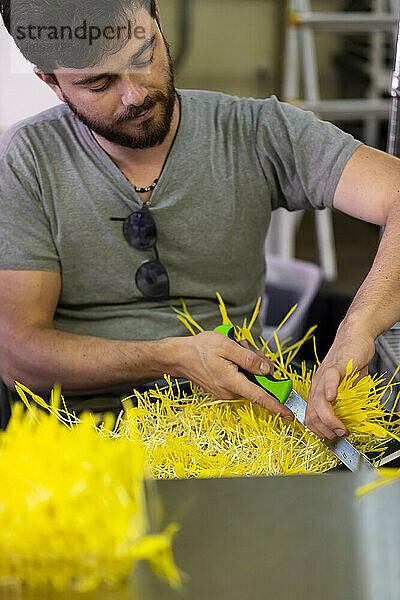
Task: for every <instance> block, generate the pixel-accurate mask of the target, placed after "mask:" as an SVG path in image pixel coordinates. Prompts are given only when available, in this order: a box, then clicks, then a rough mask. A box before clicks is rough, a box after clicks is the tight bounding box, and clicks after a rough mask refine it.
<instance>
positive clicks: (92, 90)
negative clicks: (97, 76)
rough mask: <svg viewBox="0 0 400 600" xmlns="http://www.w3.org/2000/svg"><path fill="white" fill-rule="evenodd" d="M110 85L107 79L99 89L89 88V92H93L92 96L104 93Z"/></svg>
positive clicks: (109, 80)
mask: <svg viewBox="0 0 400 600" xmlns="http://www.w3.org/2000/svg"><path fill="white" fill-rule="evenodd" d="M110 83H111V79H108V81H106V82H105V84H104V85H102V86H101V87H98V88H90V91H91V92H93V93H94V94H96V93H97V92H104V91H105V90H106V89H107V88H108V86H109V85H110Z"/></svg>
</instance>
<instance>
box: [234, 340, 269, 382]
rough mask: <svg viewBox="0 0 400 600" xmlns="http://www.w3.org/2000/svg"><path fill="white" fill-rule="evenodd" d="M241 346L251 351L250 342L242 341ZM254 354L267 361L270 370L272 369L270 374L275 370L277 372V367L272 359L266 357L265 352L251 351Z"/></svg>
mask: <svg viewBox="0 0 400 600" xmlns="http://www.w3.org/2000/svg"><path fill="white" fill-rule="evenodd" d="M239 344H240V345H241V346H243V348H246V350H250V346H249V342H248V341H247V340H240V341H239ZM251 351H252V352H253V353H254V354H256V355H257V356H259V357H260V358H262V360H263V361H265V360H266V361H267V363H268V364H269V368H270V371H269V372H270V374H273V372H274V370H275V365H274V363H273V362H272V360H271V359H270V358H268V356H265V354H264V352H263V351H262V350H251Z"/></svg>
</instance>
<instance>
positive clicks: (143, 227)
mask: <svg viewBox="0 0 400 600" xmlns="http://www.w3.org/2000/svg"><path fill="white" fill-rule="evenodd" d="M111 221H123V223H124V225H123V234H124V237H125V239H126V241H127V242H128V244H129V245H130V246H132V247H133V248H136V250H151V249H152V250H154V252H155V255H156V257H155V260H146V261H145V262H143V263H142V264H141V265H140V267H139V268H138V270H137V271H136V275H135V281H136V285H137V287H138V289H139V290H140V291H141V292H142V294H143V295H144V296H147V297H149V298H167V297H168V296H169V277H168V273H167V271H166V270H165V268H164V267H163V265H162V264H161V263H160V260H159V256H158V252H157V246H156V244H157V228H156V224H155V222H154V219H153V217H152V215H151V214H150V212H149V210H148V209H147V208H143V209H142V210H137V211H135V212H133V213H132V214H130V215H129V216H128V217H126V219H118V218H114V217H113V218H111Z"/></svg>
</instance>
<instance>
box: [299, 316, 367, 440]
mask: <svg viewBox="0 0 400 600" xmlns="http://www.w3.org/2000/svg"><path fill="white" fill-rule="evenodd" d="M374 353H375V343H374V337H373V336H372V335H370V334H369V333H367V332H366V331H365V330H364V331H363V330H362V329H360V328H358V327H351V326H349V325H346V323H345V322H343V323H342V324H341V326H340V327H339V330H338V333H337V335H336V338H335V341H334V343H333V345H332V347H331V349H330V350H329V352H328V354H327V355H326V357H325V359H324V360H323V362H322V363H321V365H320V367H319V369H318V370H317V372H316V373H315V375H314V377H313V380H312V383H311V388H310V393H309V396H308V402H307V411H306V420H305V425H306V427H308V428H309V429H310V430H311V431H313V432H314V433H315V434H316V435H317V436H318V437H319V438H322V439H329V440H333V439H335V438H337V437H345V436H346V435H348V433H349V432H348V430H347V428H346V426H345V425H344V424H343V423H342V422H341V421H340V420H339V419H338V418H337V417H336V416H335V413H334V410H333V407H332V403H333V402H335V400H336V396H337V390H338V387H339V384H340V382H341V381H342V379H343V378H344V377H345V375H346V368H347V365H348V363H349V361H350V360H352V361H353V367H354V369H357V370H358V371H359V372H360V376H365V375H367V374H368V364H369V363H370V361H371V360H372V358H373V356H374Z"/></svg>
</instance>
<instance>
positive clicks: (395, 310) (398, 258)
mask: <svg viewBox="0 0 400 600" xmlns="http://www.w3.org/2000/svg"><path fill="white" fill-rule="evenodd" d="M399 297H400V201H398V202H396V203H393V207H392V209H391V210H390V213H389V214H388V216H387V220H386V225H385V231H384V234H383V236H382V239H381V243H380V245H379V249H378V252H377V255H376V258H375V261H374V263H373V266H372V268H371V270H370V272H369V274H368V276H367V277H366V279H365V280H364V282H363V284H362V286H361V287H360V289H359V290H358V292H357V294H356V296H355V298H354V300H353V302H352V304H351V306H350V308H349V310H348V312H347V315H346V317H345V319H344V322H343V325H344V326H346V325H350V326H351V327H352V328H357V327H359V328H361V329H362V330H364V331H366V332H368V334H370V335H371V336H372V337H373V338H376V337H377V336H378V335H380V334H381V333H382V332H384V331H386V330H387V329H389V328H390V327H392V325H393V324H394V323H396V322H397V321H399V320H400V304H399V300H398V299H399Z"/></svg>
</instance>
